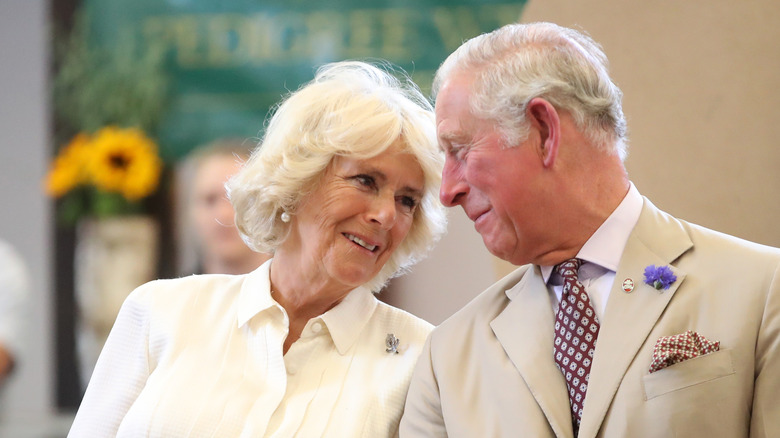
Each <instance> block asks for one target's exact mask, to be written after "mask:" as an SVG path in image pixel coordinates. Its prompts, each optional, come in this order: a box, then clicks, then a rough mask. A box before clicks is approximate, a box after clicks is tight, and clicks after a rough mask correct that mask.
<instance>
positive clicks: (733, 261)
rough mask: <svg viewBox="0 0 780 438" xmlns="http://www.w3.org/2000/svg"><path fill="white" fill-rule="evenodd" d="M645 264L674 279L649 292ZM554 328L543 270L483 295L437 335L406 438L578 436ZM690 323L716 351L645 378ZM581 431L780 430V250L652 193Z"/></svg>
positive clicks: (418, 378) (748, 433)
mask: <svg viewBox="0 0 780 438" xmlns="http://www.w3.org/2000/svg"><path fill="white" fill-rule="evenodd" d="M648 265H656V266H657V265H668V266H670V267H671V269H672V270H673V271H674V273H675V274H676V275H677V281H676V282H675V283H674V284H673V285H672V286H671V287H670V288H669V289H667V290H661V291H658V290H656V289H654V288H653V287H651V286H649V285H647V284H645V283H644V282H643V273H644V269H645V267H646V266H648ZM626 278H631V279H632V280H633V281H634V283H635V284H636V286H635V288H634V290H633V291H632V292H630V293H626V292H624V291H623V290H622V283H623V280H624V279H626ZM553 324H554V315H553V311H552V308H551V304H550V299H549V298H548V291H547V289H546V286H545V284H544V281H543V279H542V276H541V274H540V272H539V268H538V267H536V266H532V265H528V266H522V267H520V268H518V269H517V270H516V271H514V272H513V273H511V274H509V275H508V276H507V277H505V278H504V279H502V280H500V281H499V282H498V283H496V284H494V285H493V286H491V287H490V288H489V289H488V290H486V291H485V292H483V293H482V294H480V295H479V296H478V297H477V298H475V299H474V300H473V301H472V302H471V303H469V304H468V305H467V306H466V307H464V308H463V309H462V310H461V311H459V312H458V313H456V314H455V315H453V316H452V317H450V318H449V319H448V320H447V321H445V322H444V323H443V324H442V325H441V326H439V327H438V328H436V329H435V330H434V331H433V332H432V333H431V336H430V337H429V339H428V341H427V343H426V346H425V348H424V350H423V353H422V356H421V358H420V360H419V362H418V364H417V368H416V370H415V374H414V377H413V380H412V385H411V387H410V390H409V394H408V397H407V402H406V408H405V413H404V416H403V418H402V421H401V429H400V435H401V438H410V437H444V436H450V437H470V438H473V437H480V438H485V437H571V436H572V424H571V416H570V414H569V401H568V396H567V391H566V383H565V380H564V378H563V376H562V374H561V373H560V371H558V369H557V368H556V366H555V363H554V361H553V331H552V327H553ZM686 330H694V331H696V332H698V333H699V334H700V335H702V336H704V337H706V338H707V339H709V340H712V341H720V351H717V352H714V353H711V354H708V355H705V356H701V357H698V358H695V359H691V360H688V361H685V362H681V363H678V364H675V365H672V366H670V367H668V368H665V369H662V370H660V371H657V372H654V373H649V366H650V363H651V357H652V354H653V347H654V346H655V343H656V341H657V340H658V338H660V337H662V336H670V335H675V334H680V333H684V332H685V331H686ZM579 436H580V437H621V438H622V437H665V438H666V437H707V438H715V437H724V438H725V437H728V438H738V437H772V436H774V437H777V436H780V250H778V249H777V248H770V247H766V246H761V245H758V244H754V243H750V242H747V241H743V240H739V239H736V238H734V237H730V236H727V235H723V234H720V233H717V232H714V231H711V230H707V229H704V228H702V227H698V226H696V225H692V224H689V223H686V222H683V221H680V220H677V219H675V218H673V217H671V216H669V215H668V214H666V213H664V212H662V211H660V210H658V209H657V208H656V207H655V206H653V205H652V204H651V203H650V202H649V201H648V200H647V199H645V200H644V206H643V209H642V213H641V215H640V218H639V221H638V223H637V225H636V227H635V228H634V230H633V231H632V233H631V235H630V237H629V240H628V242H627V244H626V247H625V250H624V253H623V256H622V258H621V261H620V264H619V266H618V270H617V274H616V278H615V285H614V286H613V288H612V290H611V292H610V295H609V299H608V302H607V306H606V310H605V314H604V318H603V321H602V325H601V330H600V332H599V338H598V342H597V346H596V354H595V357H594V361H593V365H592V369H591V375H590V383H589V386H588V392H587V396H586V399H585V409H584V413H583V419H582V425H581V428H580V434H579Z"/></svg>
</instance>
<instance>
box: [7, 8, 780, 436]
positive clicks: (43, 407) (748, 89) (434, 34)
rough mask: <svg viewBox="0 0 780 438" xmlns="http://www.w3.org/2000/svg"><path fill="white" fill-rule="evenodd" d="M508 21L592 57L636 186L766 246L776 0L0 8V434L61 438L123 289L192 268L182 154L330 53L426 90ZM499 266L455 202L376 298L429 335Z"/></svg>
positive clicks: (231, 131)
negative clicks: (16, 326) (562, 39)
mask: <svg viewBox="0 0 780 438" xmlns="http://www.w3.org/2000/svg"><path fill="white" fill-rule="evenodd" d="M514 21H523V22H530V21H553V22H556V23H559V24H562V25H565V26H573V27H579V28H581V29H583V30H585V31H587V32H588V33H590V34H591V36H593V37H594V39H596V41H598V42H600V43H601V44H602V45H603V47H604V50H605V51H606V53H607V56H608V57H609V59H610V61H611V69H612V75H613V78H614V79H615V80H616V82H617V83H618V85H619V86H620V87H621V88H622V89H623V92H624V93H625V98H624V111H625V113H626V116H627V118H628V123H629V135H630V141H631V143H630V155H629V158H628V160H627V167H628V170H629V174H630V176H631V179H632V181H633V182H634V183H635V184H636V186H637V187H638V188H639V190H640V192H641V193H642V194H644V195H645V196H648V197H649V198H650V199H651V200H653V202H654V203H655V204H656V205H657V206H659V207H660V208H662V209H664V210H666V211H668V212H670V213H672V214H674V215H676V216H678V217H681V218H683V219H686V220H689V221H691V222H694V223H698V224H701V225H704V226H707V227H710V228H713V229H716V230H719V231H723V232H726V233H729V234H733V235H736V236H738V237H742V238H745V239H749V240H752V241H756V242H759V243H763V244H767V245H771V246H780V228H779V227H778V226H777V218H778V217H780V202H779V201H778V199H779V198H778V195H777V193H778V191H779V190H780V148H778V147H777V146H776V142H777V138H780V123H778V119H780V108H778V105H777V102H778V101H780V50H778V41H780V4H778V3H777V2H775V1H773V0H754V1H750V2H741V3H737V2H734V1H725V0H710V1H704V0H690V1H688V2H620V1H617V0H594V1H591V2H566V1H562V0H530V1H527V2H522V1H521V2H512V1H501V0H496V1H490V0H461V1H456V0H415V1H412V0H362V1H357V0H354V1H353V0H338V1H330V2H320V1H313V0H278V1H273V0H264V1H259V0H254V1H252V0H222V1H219V2H216V1H209V0H134V1H129V0H83V1H77V0H0V205H2V206H3V208H4V212H3V213H2V214H0V240H4V241H6V242H8V243H9V244H11V245H12V246H13V247H14V248H15V249H16V250H17V252H18V254H19V258H20V259H21V261H22V262H23V263H24V265H25V267H26V271H27V272H26V274H27V277H28V282H27V283H28V285H29V287H28V288H27V289H28V291H27V294H26V296H25V300H24V305H23V307H21V308H19V310H16V311H14V315H16V317H17V318H18V319H20V320H21V329H20V330H19V331H18V339H16V340H15V342H14V345H18V347H17V348H16V349H15V351H14V353H15V354H14V356H15V358H16V360H15V363H16V366H15V368H14V370H13V372H12V374H11V375H10V376H9V378H8V379H7V380H6V381H5V382H3V383H2V386H0V436H2V437H5V436H9V437H62V436H65V435H66V433H67V429H68V427H69V425H70V421H71V420H72V415H73V412H74V410H75V409H76V407H77V406H78V403H79V401H80V398H81V393H82V391H83V386H84V383H85V377H84V376H85V375H87V376H88V374H89V372H90V362H91V361H93V360H94V355H95V354H96V352H97V351H99V348H100V343H101V339H102V337H103V336H104V335H105V332H106V331H107V330H108V329H110V326H111V324H112V322H113V316H115V311H116V309H117V308H118V306H119V305H120V304H121V301H122V300H123V299H124V296H126V295H127V293H129V291H130V290H131V289H132V288H133V287H135V285H137V284H139V283H140V282H144V281H148V280H150V279H153V278H167V277H173V276H177V275H183V274H186V273H189V272H187V271H186V270H185V271H183V270H182V269H181V266H182V263H181V261H182V260H183V259H184V258H186V256H187V254H189V251H191V248H192V245H191V242H189V241H186V239H187V238H186V237H182V236H186V235H187V234H186V233H182V232H181V228H182V227H184V226H185V224H183V223H182V221H181V220H180V217H181V216H182V211H183V210H184V209H185V208H186V199H185V198H186V196H187V195H185V194H183V193H184V192H185V191H186V190H187V189H188V188H189V187H188V183H186V182H185V183H182V179H181V178H180V177H179V173H180V172H179V170H180V167H181V164H182V163H183V162H184V161H185V159H186V158H187V157H188V156H189V155H190V154H191V153H192V152H193V151H195V150H196V149H198V148H199V147H200V146H201V145H205V144H209V143H212V142H214V141H216V140H219V139H222V138H232V139H243V140H244V141H245V143H246V145H247V146H250V147H251V145H252V144H254V142H256V139H257V138H258V137H259V136H261V135H262V132H263V124H264V121H265V119H266V114H267V112H268V110H269V108H270V107H271V106H272V105H273V104H274V103H275V102H277V101H278V100H279V99H280V98H281V97H282V96H284V95H285V94H286V93H287V92H288V91H291V90H295V89H296V88H297V87H298V85H300V84H301V83H303V82H305V81H308V80H309V79H311V78H312V76H313V74H314V71H315V70H316V68H317V67H318V66H320V65H322V64H323V63H325V62H329V61H336V60H342V59H355V58H357V59H364V60H371V59H384V60H387V61H390V62H391V63H393V64H395V65H397V66H400V67H401V68H403V69H405V70H406V71H407V72H409V73H410V75H411V76H412V78H413V79H414V80H415V82H416V83H417V84H418V85H419V86H420V87H421V88H422V90H423V91H424V92H425V93H428V92H429V89H430V83H431V80H432V75H433V72H434V71H435V69H436V68H437V66H438V65H439V63H441V61H443V59H444V58H445V57H446V56H447V55H448V54H449V53H450V52H451V51H452V50H453V49H455V48H456V47H457V46H458V45H459V44H460V43H461V42H462V41H463V40H465V39H468V38H470V37H473V36H475V35H477V34H479V33H482V32H486V31H490V30H492V29H494V28H496V27H498V26H501V25H503V24H506V23H509V22H514ZM95 157H98V158H100V157H102V161H101V160H99V159H97V158H95ZM100 163H102V164H100ZM85 169H86V170H89V171H90V172H92V174H93V175H94V177H93V178H92V179H91V180H89V181H87V180H86V179H85V177H84V176H83V175H82V172H86V170H85ZM130 169H133V170H134V172H135V173H134V174H135V175H138V176H134V177H133V178H124V177H123V175H124V173H123V172H125V173H127V172H129V170H130ZM106 187H110V188H111V190H113V191H114V192H115V194H114V195H112V196H106V195H105V193H104V192H102V191H101V190H100V189H103V188H106ZM528 208H534V206H528ZM182 248H187V249H186V253H183V251H185V250H183V249H182ZM0 263H3V262H0ZM511 269H512V267H511V266H508V265H507V264H506V263H504V262H502V261H500V260H497V259H495V258H494V257H492V256H491V255H490V254H489V253H488V252H487V251H486V250H485V249H484V247H483V246H482V241H481V238H480V237H479V235H478V234H476V232H474V230H473V226H472V225H471V223H470V222H469V221H468V219H467V218H465V216H464V215H463V214H462V212H461V211H460V210H452V211H451V212H450V227H449V232H448V234H447V236H446V237H445V238H444V239H443V240H442V241H441V242H440V243H439V245H438V246H437V247H436V249H435V250H434V251H433V253H432V255H431V256H430V257H429V258H428V259H426V260H425V261H423V262H421V263H420V264H419V265H417V266H416V267H415V269H414V270H413V272H411V273H410V274H409V275H407V276H404V277H401V278H399V279H395V280H393V281H392V282H391V284H390V285H389V287H388V288H387V290H385V291H383V292H382V293H381V294H380V297H381V298H382V299H384V300H386V301H388V302H391V303H393V304H395V305H398V306H400V307H402V308H405V309H407V310H409V311H411V312H413V313H415V314H417V315H419V316H421V317H424V318H426V319H428V320H429V321H430V322H432V323H434V324H437V323H439V322H441V321H442V320H443V319H445V318H446V317H448V316H449V315H451V314H452V313H453V312H454V311H456V310H457V309H458V308H460V307H461V306H463V305H464V304H465V303H467V302H468V301H469V300H470V299H471V298H473V297H474V296H475V295H476V294H477V293H479V292H480V291H481V290H483V289H484V288H486V287H487V286H488V285H490V284H491V283H492V282H493V281H495V280H496V279H497V278H500V276H502V275H504V274H505V273H507V272H509V271H510V270H511ZM2 287H3V286H1V285H0V297H2V294H3V290H2ZM735 293H738V291H735ZM2 303H3V301H2V298H0V308H3V306H4V304H2ZM0 324H2V322H0ZM0 341H2V340H0Z"/></svg>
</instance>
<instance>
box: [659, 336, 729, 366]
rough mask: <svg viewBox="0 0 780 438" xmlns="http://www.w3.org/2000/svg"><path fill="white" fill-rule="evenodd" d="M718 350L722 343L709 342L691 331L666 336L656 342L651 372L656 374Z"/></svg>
mask: <svg viewBox="0 0 780 438" xmlns="http://www.w3.org/2000/svg"><path fill="white" fill-rule="evenodd" d="M718 350H720V341H714V342H713V341H708V340H707V339H706V338H705V337H704V336H702V335H700V334H698V333H696V332H694V331H691V330H688V331H687V332H685V333H681V334H679V335H673V336H664V337H661V338H659V339H658V341H656V343H655V347H654V348H653V361H652V362H651V363H650V372H651V373H654V372H656V371H658V370H661V369H664V368H666V367H668V366H670V365H674V364H676V363H679V362H682V361H684V360H688V359H693V358H694V357H698V356H704V355H705V354H709V353H712V352H714V351H718Z"/></svg>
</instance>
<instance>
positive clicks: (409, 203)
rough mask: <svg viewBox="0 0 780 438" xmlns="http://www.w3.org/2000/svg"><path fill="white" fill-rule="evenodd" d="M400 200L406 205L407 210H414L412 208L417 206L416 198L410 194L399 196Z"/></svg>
mask: <svg viewBox="0 0 780 438" xmlns="http://www.w3.org/2000/svg"><path fill="white" fill-rule="evenodd" d="M400 202H401V205H403V206H404V207H406V208H407V209H408V210H409V211H414V209H415V208H417V200H416V199H414V198H412V197H411V196H401V199H400Z"/></svg>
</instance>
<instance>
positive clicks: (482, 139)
mask: <svg viewBox="0 0 780 438" xmlns="http://www.w3.org/2000/svg"><path fill="white" fill-rule="evenodd" d="M470 80H471V79H470V78H469V77H468V76H467V75H466V74H461V75H459V76H455V77H453V78H452V79H450V80H449V81H448V82H446V83H445V85H444V87H442V88H441V90H440V92H439V94H438V98H437V100H436V125H437V128H436V129H437V135H438V139H439V146H440V148H441V149H442V150H443V151H444V152H445V154H446V161H445V164H444V170H443V172H442V185H441V190H440V192H439V198H440V199H441V202H442V203H443V204H444V205H446V206H448V207H452V206H455V205H460V206H461V207H462V208H463V210H464V211H465V213H466V215H467V216H468V217H469V219H471V220H472V221H473V222H474V227H475V228H476V230H477V232H479V234H480V235H482V240H483V242H484V243H485V246H486V247H487V248H488V250H489V251H490V252H491V253H492V254H494V255H495V256H497V257H500V258H502V259H504V260H507V261H509V262H511V263H513V264H516V265H519V264H524V263H529V262H532V261H533V260H534V259H535V258H536V257H537V256H538V255H539V254H538V252H539V245H540V244H541V243H540V242H537V240H539V238H538V236H540V235H541V233H539V232H537V230H541V229H543V228H542V227H544V223H545V218H544V214H543V210H542V209H541V207H540V206H541V203H542V202H543V201H542V200H541V199H539V198H540V195H539V193H543V191H540V190H537V187H535V184H538V178H537V176H538V174H539V172H540V171H541V170H542V164H541V161H542V160H541V158H540V157H539V154H538V153H537V150H538V149H537V148H535V147H534V146H533V139H534V138H537V139H538V136H535V135H534V134H533V133H532V134H531V135H529V138H528V140H526V141H524V142H523V143H521V144H518V145H509V146H511V147H507V145H505V144H504V141H503V138H502V136H501V134H500V132H498V131H497V129H495V124H494V123H493V122H491V121H488V120H484V119H480V118H477V117H475V116H473V115H472V114H471V112H470V106H469V100H468V99H469V87H470Z"/></svg>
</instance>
